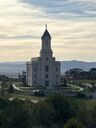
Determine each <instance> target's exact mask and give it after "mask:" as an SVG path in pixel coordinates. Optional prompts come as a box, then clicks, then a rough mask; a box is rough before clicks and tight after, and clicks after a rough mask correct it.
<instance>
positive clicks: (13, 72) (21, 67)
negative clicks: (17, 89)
mask: <svg viewBox="0 0 96 128" xmlns="http://www.w3.org/2000/svg"><path fill="white" fill-rule="evenodd" d="M22 71H26V62H4V63H0V75H6V76H9V77H12V78H15V77H18V73H22Z"/></svg>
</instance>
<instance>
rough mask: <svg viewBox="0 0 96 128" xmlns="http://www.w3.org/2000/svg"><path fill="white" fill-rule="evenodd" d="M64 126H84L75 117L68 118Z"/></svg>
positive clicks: (68, 127)
mask: <svg viewBox="0 0 96 128" xmlns="http://www.w3.org/2000/svg"><path fill="white" fill-rule="evenodd" d="M64 128H85V126H84V125H83V124H82V123H81V122H79V121H78V120H76V119H70V120H69V121H68V122H67V123H66V124H65V126H64Z"/></svg>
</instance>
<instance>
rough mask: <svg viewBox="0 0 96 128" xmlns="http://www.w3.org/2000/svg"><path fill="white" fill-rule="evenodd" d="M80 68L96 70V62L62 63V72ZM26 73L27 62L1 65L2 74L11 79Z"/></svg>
mask: <svg viewBox="0 0 96 128" xmlns="http://www.w3.org/2000/svg"><path fill="white" fill-rule="evenodd" d="M72 68H80V69H83V70H85V71H87V70H89V69H90V68H96V62H83V61H62V62H61V72H62V73H64V72H65V71H67V70H69V69H72ZM22 71H26V62H5V63H0V74H3V75H7V76H10V77H17V76H18V73H21V72H22Z"/></svg>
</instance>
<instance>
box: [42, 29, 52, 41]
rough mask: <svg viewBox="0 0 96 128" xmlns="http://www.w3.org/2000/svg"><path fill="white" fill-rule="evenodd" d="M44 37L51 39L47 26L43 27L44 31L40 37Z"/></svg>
mask: <svg viewBox="0 0 96 128" xmlns="http://www.w3.org/2000/svg"><path fill="white" fill-rule="evenodd" d="M45 37H48V38H50V39H51V36H50V33H49V32H48V30H47V28H46V29H45V32H44V33H43V36H42V39H44V38H45Z"/></svg>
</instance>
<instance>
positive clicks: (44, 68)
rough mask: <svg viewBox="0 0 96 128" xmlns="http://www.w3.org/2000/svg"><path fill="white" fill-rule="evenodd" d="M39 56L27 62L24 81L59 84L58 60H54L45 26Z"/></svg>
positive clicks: (30, 83)
mask: <svg viewBox="0 0 96 128" xmlns="http://www.w3.org/2000/svg"><path fill="white" fill-rule="evenodd" d="M41 40H42V46H41V50H40V57H36V58H32V59H31V61H30V62H27V71H26V81H27V84H28V85H29V86H34V87H35V86H42V87H54V86H59V85H60V62H59V61H56V60H55V57H53V52H52V49H51V36H50V34H49V32H48V30H47V26H46V29H45V32H44V34H43V36H42V37H41Z"/></svg>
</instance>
